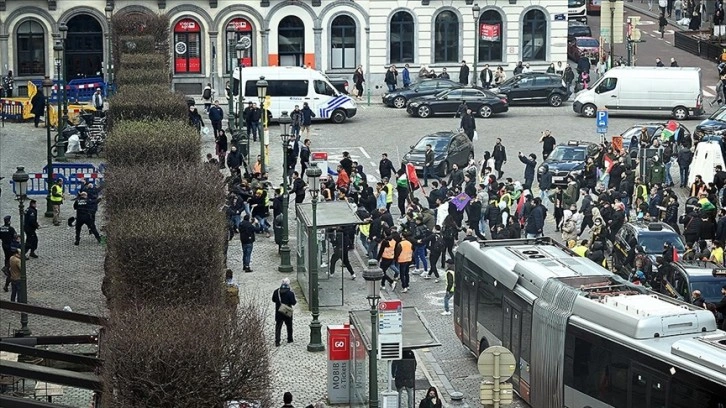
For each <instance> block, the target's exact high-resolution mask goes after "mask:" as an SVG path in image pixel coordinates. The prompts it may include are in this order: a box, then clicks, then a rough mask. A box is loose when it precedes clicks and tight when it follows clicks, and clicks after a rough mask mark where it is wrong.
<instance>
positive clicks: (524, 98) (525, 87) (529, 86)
mask: <svg viewBox="0 0 726 408" xmlns="http://www.w3.org/2000/svg"><path fill="white" fill-rule="evenodd" d="M491 91H492V92H494V93H495V94H501V95H503V96H505V97H506V98H507V101H509V104H510V105H515V104H522V105H524V104H542V103H546V104H549V105H550V106H555V107H557V106H562V102H564V101H566V100H567V98H568V97H569V96H570V94H569V92H568V91H567V87H566V86H565V81H563V80H562V77H561V76H559V75H557V74H543V73H539V72H532V73H527V74H519V75H515V76H513V77H512V78H509V79H508V80H506V81H504V82H503V83H502V84H501V85H500V86H499V88H492V89H491Z"/></svg>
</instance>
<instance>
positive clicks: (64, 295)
mask: <svg viewBox="0 0 726 408" xmlns="http://www.w3.org/2000/svg"><path fill="white" fill-rule="evenodd" d="M675 52H680V50H675ZM645 120H647V121H649V120H663V119H662V118H647V119H645ZM642 121H644V119H643V118H636V117H611V118H610V130H611V132H610V133H611V134H616V133H618V132H620V131H623V130H625V129H627V128H628V127H630V126H631V125H633V124H635V123H638V122H642ZM697 123H698V120H689V121H686V122H684V124H685V125H686V126H687V127H688V128H689V129H691V130H693V129H694V128H695V125H696V124H697ZM457 126H458V120H456V119H453V118H434V119H415V118H410V117H408V115H407V114H406V113H405V112H404V111H402V110H395V109H392V108H386V107H383V106H382V105H380V104H372V105H371V106H368V105H366V104H361V105H359V112H358V115H357V116H356V117H354V118H352V119H350V120H349V121H348V122H346V123H344V124H342V125H334V124H330V123H315V124H314V125H313V134H312V136H311V139H312V141H313V146H312V148H313V151H329V152H331V157H335V156H336V155H338V154H340V153H342V151H343V150H348V151H350V152H351V153H352V154H353V156H357V157H356V158H357V159H358V161H359V162H360V164H362V165H363V166H364V168H365V171H366V173H367V174H368V175H369V176H371V178H372V179H375V178H377V177H378V174H377V172H376V169H377V163H378V160H379V158H380V153H383V152H387V153H388V154H389V157H390V158H391V160H393V161H394V163H397V162H399V161H400V158H401V157H402V155H403V154H404V153H405V152H406V151H407V148H406V146H409V145H411V144H414V143H415V142H416V141H417V140H418V139H419V138H420V137H421V136H423V135H425V134H428V133H432V132H434V131H439V130H448V129H453V128H455V127H457ZM477 127H478V131H479V135H480V139H479V140H478V141H477V142H476V143H475V148H476V157H477V159H478V158H481V157H482V155H483V152H484V151H485V150H490V149H491V148H492V147H493V145H494V139H495V138H496V137H502V138H503V140H504V145H505V146H506V147H507V154H508V159H509V160H508V162H507V164H506V165H505V166H504V171H505V177H510V176H511V177H514V178H515V179H516V178H519V177H521V176H522V174H523V170H524V166H523V165H522V164H521V163H520V162H519V161H518V160H517V157H516V154H517V152H518V151H522V152H523V153H525V154H528V153H530V152H534V153H536V154H537V155H538V156H541V148H540V146H539V145H538V144H537V143H536V142H535V140H537V139H538V138H539V134H540V132H541V131H542V130H544V129H550V130H551V131H552V134H553V135H554V136H555V137H556V138H557V140H558V142H564V141H566V140H569V139H579V140H589V141H594V142H596V141H598V136H597V135H596V133H595V123H594V120H592V119H585V118H580V117H577V116H575V114H574V113H573V112H572V108H571V105H569V104H566V105H565V106H564V107H561V108H550V107H512V108H511V109H510V111H509V112H508V113H506V114H504V115H501V116H498V117H494V118H491V119H487V120H483V119H477ZM279 133H280V131H279V129H278V128H277V127H276V126H273V127H271V128H270V134H271V136H270V141H271V143H270V146H269V153H270V157H269V159H270V162H269V166H270V167H269V168H270V169H271V170H270V174H271V177H272V179H273V181H274V180H280V171H279V170H277V169H280V168H281V167H282V152H281V147H280V142H279V138H278V135H279ZM203 141H204V143H203V151H202V152H201V157H204V156H205V155H206V154H207V153H213V152H214V146H213V140H212V138H211V136H205V137H203ZM252 151H253V152H255V151H259V144H257V143H253V145H252ZM75 161H78V162H80V161H81V160H75ZM93 162H95V163H96V164H98V163H99V161H98V160H94V161H93ZM44 164H45V131H44V129H34V128H33V127H32V125H30V124H27V123H26V124H13V123H10V124H6V126H5V127H4V128H0V175H2V176H4V177H6V179H5V180H3V181H2V186H3V192H2V197H0V213H2V214H3V215H5V214H11V215H13V224H14V225H15V226H16V227H17V226H18V222H19V217H18V216H17V203H16V202H15V201H14V200H13V197H12V194H11V189H10V188H9V186H8V184H7V182H8V180H9V179H10V177H11V175H12V173H13V171H14V170H15V167H16V166H19V165H24V166H25V167H26V170H27V171H28V172H40V171H41V169H42V167H43V165H44ZM674 167H675V166H674ZM672 170H673V174H674V176H676V178H677V171H676V169H675V168H674V169H672ZM417 194H420V192H417ZM681 196H683V195H682V194H681ZM682 202H683V201H682ZM44 208H45V204H44V201H43V200H41V198H39V212H41V213H42V212H43V211H44ZM62 213H63V218H64V219H67V217H69V216H70V215H71V214H72V213H71V210H70V204H66V205H64V207H63V210H62ZM102 219H103V217H102V213H99V215H98V220H99V222H98V224H99V225H103V221H101V220H102ZM40 222H41V226H42V228H41V229H40V230H39V232H38V235H39V238H40V247H39V248H40V249H39V251H38V253H39V255H40V258H39V259H37V260H30V261H29V262H28V288H29V293H28V297H29V302H30V303H32V304H40V305H44V306H48V307H53V308H59V309H60V308H63V307H64V306H69V307H71V308H72V309H73V310H74V311H78V312H84V313H91V314H105V307H104V303H103V298H102V296H101V293H100V283H101V277H102V262H103V257H104V247H102V246H99V245H98V244H96V243H95V241H94V240H93V239H91V237H89V236H87V235H85V233H84V235H83V236H82V241H81V245H80V246H78V247H76V246H74V245H73V232H72V230H71V229H70V228H69V227H67V226H66V225H65V223H64V224H63V225H62V226H59V227H53V226H52V224H51V223H50V221H49V219H47V218H41V220H40ZM290 223H291V228H290V229H291V231H295V228H294V218H293V217H292V216H291V217H290ZM552 224H553V221H552V220H551V218H550V219H549V220H548V226H547V227H546V228H547V229H548V230H549V231H552V230H553V229H554V228H553V225H552ZM290 238H291V242H290V244H291V247H292V248H293V251H294V248H296V242H295V237H294V232H293V233H291V237H290ZM255 247H256V248H255V250H254V253H253V257H252V258H253V260H252V268H253V270H254V272H252V273H243V272H242V266H241V264H240V263H241V249H240V245H239V241H238V240H234V241H232V242H231V245H230V248H229V259H230V262H229V266H230V267H231V268H232V269H233V270H234V271H235V280H236V281H237V282H238V283H239V284H240V288H241V293H242V295H243V296H250V297H253V298H254V299H256V300H257V301H259V302H260V304H262V305H265V307H267V308H269V309H268V311H269V312H270V313H269V315H270V316H272V313H271V307H272V303H271V300H270V297H271V295H272V292H273V291H274V290H275V289H276V288H277V287H278V286H279V283H280V279H282V278H283V277H288V276H289V277H290V278H291V279H292V280H293V281H296V279H295V275H294V274H283V273H280V272H278V271H277V265H278V264H279V257H278V256H277V254H276V248H275V245H274V243H273V242H272V241H271V240H270V239H266V238H264V237H262V236H260V237H259V238H258V241H257V242H256V244H255ZM360 254H362V252H360V251H357V252H356V255H355V256H351V261H352V262H353V264H354V268H355V269H356V271H358V272H360V271H361V270H362V266H363V263H362V261H361V260H360ZM294 264H295V261H294V258H293V265H294ZM358 276H361V274H360V273H358ZM343 282H344V285H345V288H344V296H345V301H344V304H343V306H339V307H330V308H323V309H322V313H321V321H322V324H323V336H325V326H326V325H329V324H342V323H344V322H346V321H347V319H348V310H351V309H366V308H368V304H367V301H366V299H365V292H366V290H365V282H364V281H363V279H362V278H361V277H359V278H358V279H356V280H354V281H353V280H350V279H349V278H348V277H347V276H346V278H345V279H344V280H343ZM444 289H445V286H444V284H443V282H442V283H439V284H436V283H434V282H433V281H424V280H422V279H420V278H418V277H416V276H413V277H412V279H411V291H410V292H409V293H407V294H401V298H402V299H403V301H404V304H405V305H406V306H409V305H410V306H415V307H417V308H418V310H419V311H420V313H421V314H422V316H423V317H424V318H425V319H426V321H427V322H428V324H429V325H430V327H431V328H432V330H433V332H434V334H435V335H436V337H437V338H438V340H439V341H440V342H441V343H442V346H441V347H434V348H430V349H424V350H420V351H418V352H417V353H416V354H417V359H418V361H419V362H420V364H419V368H418V370H417V376H416V377H417V380H418V381H417V384H420V385H421V388H424V387H423V386H424V385H427V384H428V383H429V382H430V383H431V384H433V385H435V386H437V388H439V390H440V393H441V394H442V396H444V398H445V399H446V400H447V401H450V398H449V393H450V392H452V391H458V392H461V393H463V395H464V401H463V405H468V406H477V405H479V403H478V395H479V375H478V372H477V369H476V360H475V358H474V357H473V356H472V355H471V354H470V353H469V352H468V351H467V350H466V349H464V347H463V346H462V345H461V343H460V341H459V340H458V339H457V338H456V336H455V334H454V330H453V322H452V318H451V316H441V315H440V314H439V312H440V311H441V310H442V298H443V295H444ZM296 292H297V293H298V298H301V299H302V296H300V294H299V292H300V288H299V287H297V288H296ZM3 296H6V295H3ZM383 296H384V298H387V297H389V296H390V297H394V298H396V297H398V293H388V294H386V293H384V294H383ZM17 319H18V317H17V315H16V314H14V313H9V312H2V313H0V322H2V323H1V326H0V331H1V332H2V335H3V336H4V335H10V333H11V331H12V330H13V329H16V328H17V327H18V320H17ZM294 320H295V323H294V329H295V342H294V343H292V344H283V345H282V346H281V347H279V348H276V347H274V344H273V342H274V340H273V332H274V322H273V320H272V318H270V319H269V321H268V322H267V335H268V344H269V346H270V350H271V357H272V362H273V367H274V371H275V382H274V390H273V392H274V395H275V396H280V398H281V395H282V393H283V392H285V391H291V392H292V393H293V395H294V396H295V400H296V404H298V405H303V406H304V405H306V404H308V403H312V402H314V401H316V400H319V399H322V398H324V397H325V393H326V391H325V390H326V378H325V371H326V354H325V353H309V352H307V351H306V344H307V342H308V333H309V329H308V324H309V323H310V320H311V318H310V314H309V312H308V307H307V305H306V304H305V303H304V302H303V301H301V302H300V304H299V305H298V306H297V310H296V316H295V319H294ZM30 328H31V329H32V330H33V333H34V334H36V335H48V334H85V333H94V332H95V330H96V329H97V328H96V327H93V326H87V325H80V324H70V323H67V322H60V321H56V320H50V319H44V318H40V317H37V316H30ZM324 342H325V339H324ZM381 366H384V365H383V364H381ZM383 373H385V368H384V367H381V375H380V376H379V378H381V379H383V378H385V375H384V374H383ZM379 389H381V390H383V389H385V383H384V382H383V381H381V384H380V385H379ZM424 392H425V390H419V391H418V392H417V395H416V397H417V399H420V398H421V397H423V394H424ZM76 394H78V392H77V391H72V392H71V390H69V392H67V393H66V395H67V396H68V397H67V398H66V397H64V398H63V399H58V400H57V401H58V402H59V403H65V404H69V405H73V406H86V405H87V398H86V397H87V395H80V396H76ZM517 406H524V404H523V403H522V402H521V401H520V402H518V403H517Z"/></svg>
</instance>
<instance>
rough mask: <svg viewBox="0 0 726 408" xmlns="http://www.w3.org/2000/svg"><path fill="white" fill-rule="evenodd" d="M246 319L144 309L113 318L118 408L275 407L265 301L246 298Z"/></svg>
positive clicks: (110, 381) (107, 395)
mask: <svg viewBox="0 0 726 408" xmlns="http://www.w3.org/2000/svg"><path fill="white" fill-rule="evenodd" d="M239 306H240V307H239V308H238V311H239V319H230V318H229V317H230V316H229V311H228V310H225V309H223V308H220V307H209V306H197V305H192V304H190V305H186V306H183V307H178V308H169V307H138V308H134V309H129V310H128V311H127V312H126V313H124V314H116V315H113V316H112V317H111V324H110V327H109V329H110V330H108V333H107V334H106V335H105V336H104V341H103V343H102V347H103V351H102V355H103V356H104V370H103V372H102V374H101V375H102V376H103V383H104V387H105V389H104V392H103V394H102V398H103V400H102V405H103V406H104V407H110V408H134V407H174V408H199V407H223V406H225V405H224V403H225V402H226V401H231V400H240V399H248V400H258V401H260V402H261V404H262V406H263V407H270V406H272V405H273V403H274V401H273V398H272V396H271V389H272V371H271V367H270V359H269V347H268V346H267V341H266V339H265V335H264V333H265V331H266V327H265V311H264V308H262V307H260V302H259V300H257V301H255V300H254V299H242V300H241V303H240V305H239Z"/></svg>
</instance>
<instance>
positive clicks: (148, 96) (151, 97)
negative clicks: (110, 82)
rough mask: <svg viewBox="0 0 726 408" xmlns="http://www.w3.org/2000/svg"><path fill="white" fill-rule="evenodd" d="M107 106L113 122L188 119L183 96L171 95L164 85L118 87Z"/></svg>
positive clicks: (187, 110) (167, 86) (187, 109)
mask: <svg viewBox="0 0 726 408" xmlns="http://www.w3.org/2000/svg"><path fill="white" fill-rule="evenodd" d="M121 72H123V71H121ZM109 105H110V106H111V110H110V114H111V118H112V120H113V121H114V122H118V121H121V120H144V119H149V120H183V121H187V120H188V117H189V108H188V106H187V102H186V99H185V98H184V95H182V94H177V93H172V92H171V91H170V90H169V85H166V84H156V85H124V86H120V87H119V89H118V92H117V93H116V95H114V96H113V97H111V99H110V101H109Z"/></svg>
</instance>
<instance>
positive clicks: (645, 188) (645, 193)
mask: <svg viewBox="0 0 726 408" xmlns="http://www.w3.org/2000/svg"><path fill="white" fill-rule="evenodd" d="M641 187H643V188H642V190H641ZM638 191H640V194H638ZM635 194H636V195H635V198H640V199H642V200H643V201H645V202H648V186H647V185H645V184H641V185H639V186H637V187H635Z"/></svg>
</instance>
